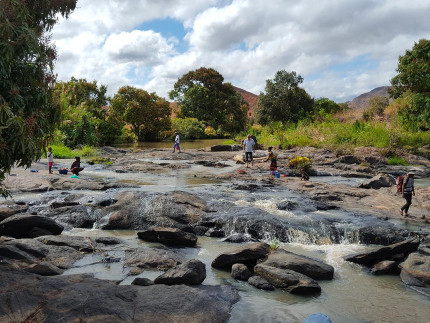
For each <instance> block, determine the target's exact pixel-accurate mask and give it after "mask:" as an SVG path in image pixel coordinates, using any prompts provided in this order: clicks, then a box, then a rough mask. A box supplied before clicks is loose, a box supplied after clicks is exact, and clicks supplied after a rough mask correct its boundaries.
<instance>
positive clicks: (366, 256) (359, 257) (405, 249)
mask: <svg viewBox="0 0 430 323" xmlns="http://www.w3.org/2000/svg"><path fill="white" fill-rule="evenodd" d="M419 245H420V242H419V241H418V240H405V241H402V242H399V243H395V244H392V245H389V246H385V247H379V248H375V249H373V250H370V251H366V252H363V253H356V254H352V255H348V256H345V257H344V259H345V260H346V261H351V262H355V263H357V264H361V265H366V266H371V265H373V264H375V263H377V262H380V261H382V260H390V259H391V257H394V256H396V255H398V254H405V255H408V254H410V253H411V252H414V251H416V250H417V249H418V246H419Z"/></svg>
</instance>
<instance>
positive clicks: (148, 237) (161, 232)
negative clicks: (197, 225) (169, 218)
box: [137, 227, 197, 247]
mask: <svg viewBox="0 0 430 323" xmlns="http://www.w3.org/2000/svg"><path fill="white" fill-rule="evenodd" d="M137 236H138V237H139V239H142V240H145V241H150V242H161V243H163V244H166V245H169V246H186V247H194V246H195V245H196V243H197V237H196V235H195V234H193V233H188V232H184V231H181V230H179V229H175V228H159V227H158V228H153V229H151V230H146V231H141V232H138V233H137Z"/></svg>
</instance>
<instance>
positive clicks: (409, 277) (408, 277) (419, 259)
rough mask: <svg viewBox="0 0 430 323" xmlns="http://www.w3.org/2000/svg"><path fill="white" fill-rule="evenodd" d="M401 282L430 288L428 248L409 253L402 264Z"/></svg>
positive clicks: (429, 252) (429, 253) (429, 249)
mask: <svg viewBox="0 0 430 323" xmlns="http://www.w3.org/2000/svg"><path fill="white" fill-rule="evenodd" d="M401 274H402V276H401V278H402V281H403V282H404V283H406V284H408V285H412V286H419V287H430V248H428V247H426V248H420V249H419V250H418V251H417V252H413V253H411V254H410V255H409V256H408V258H407V259H406V260H405V262H404V263H403V264H402V272H401Z"/></svg>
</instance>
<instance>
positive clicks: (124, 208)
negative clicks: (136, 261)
mask: <svg viewBox="0 0 430 323" xmlns="http://www.w3.org/2000/svg"><path fill="white" fill-rule="evenodd" d="M115 199H116V200H117V201H118V202H117V203H115V204H114V205H111V206H108V207H106V208H104V209H103V210H102V214H104V215H106V216H105V217H104V218H103V219H102V220H101V221H100V222H101V227H102V229H108V230H113V229H132V230H142V229H148V228H151V227H157V226H159V227H173V228H178V229H181V230H183V229H184V227H189V226H190V225H193V224H197V223H198V222H199V221H200V220H201V217H202V216H203V215H204V214H205V212H206V201H205V200H203V199H201V198H199V197H197V196H195V195H193V194H190V193H187V192H182V191H175V192H168V193H145V192H134V191H133V192H121V193H119V194H118V195H116V197H115Z"/></svg>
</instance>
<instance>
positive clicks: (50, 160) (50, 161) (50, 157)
mask: <svg viewBox="0 0 430 323" xmlns="http://www.w3.org/2000/svg"><path fill="white" fill-rule="evenodd" d="M47 158H48V169H49V174H52V166H54V154H53V153H52V147H48V154H47Z"/></svg>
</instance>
